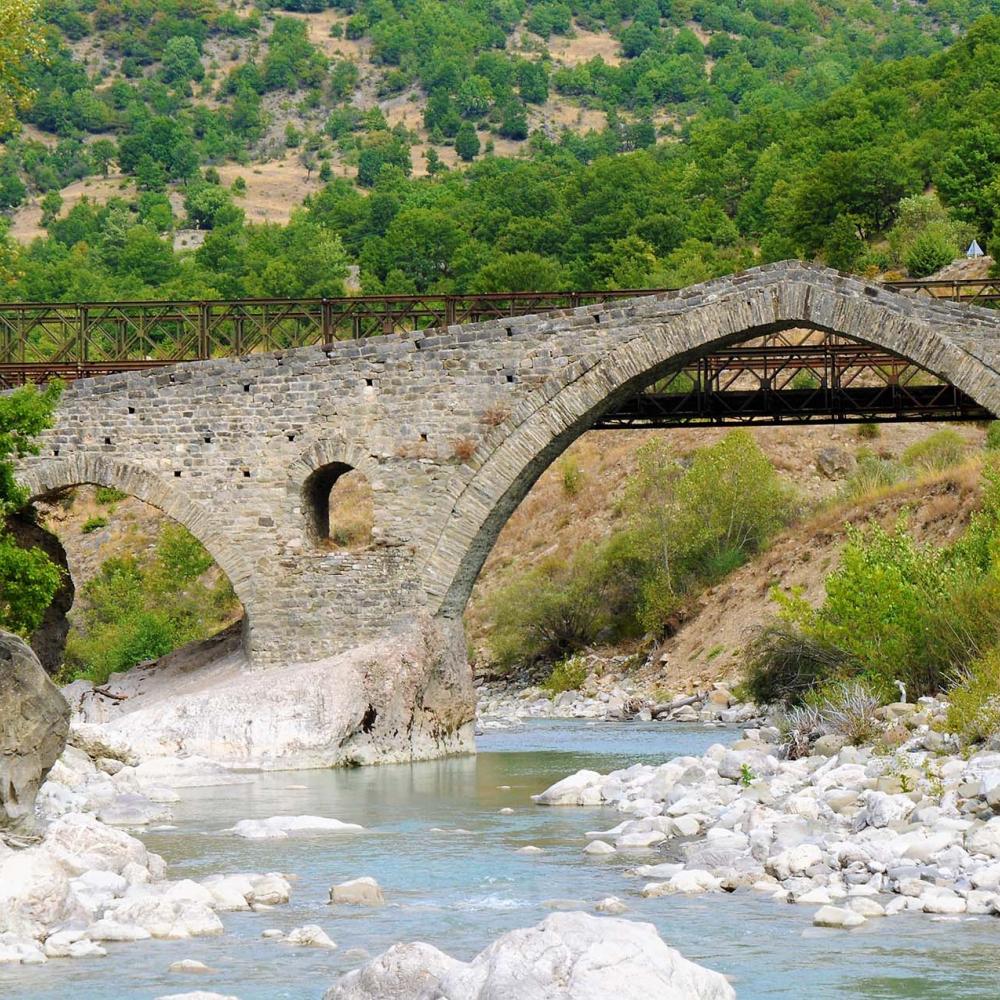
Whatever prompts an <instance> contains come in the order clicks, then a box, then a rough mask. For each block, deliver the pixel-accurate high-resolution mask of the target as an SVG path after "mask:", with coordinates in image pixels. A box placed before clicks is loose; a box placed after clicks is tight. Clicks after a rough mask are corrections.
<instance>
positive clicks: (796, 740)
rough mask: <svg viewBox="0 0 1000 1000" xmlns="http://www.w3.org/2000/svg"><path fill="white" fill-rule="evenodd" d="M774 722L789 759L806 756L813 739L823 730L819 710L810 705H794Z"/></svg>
mask: <svg viewBox="0 0 1000 1000" xmlns="http://www.w3.org/2000/svg"><path fill="white" fill-rule="evenodd" d="M776 723H777V727H778V732H779V733H780V735H781V740H782V742H783V743H784V745H785V752H786V754H787V755H788V759H789V760H798V759H799V758H800V757H807V756H808V755H809V748H810V746H811V745H812V741H813V739H814V738H815V737H817V736H818V735H819V734H820V733H822V731H823V720H822V719H821V718H820V714H819V710H818V709H817V708H815V707H814V706H812V705H795V706H793V707H792V708H790V709H788V711H787V712H785V713H783V714H782V715H779V716H778V718H777V720H776Z"/></svg>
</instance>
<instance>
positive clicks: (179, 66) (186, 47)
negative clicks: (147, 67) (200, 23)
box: [162, 35, 205, 83]
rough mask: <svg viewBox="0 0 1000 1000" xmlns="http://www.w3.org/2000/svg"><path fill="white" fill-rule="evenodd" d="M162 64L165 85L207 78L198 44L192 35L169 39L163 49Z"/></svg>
mask: <svg viewBox="0 0 1000 1000" xmlns="http://www.w3.org/2000/svg"><path fill="white" fill-rule="evenodd" d="M162 63H163V80H164V82H165V83H188V82H190V81H191V80H201V79H203V78H204V76H205V67H204V66H202V64H201V52H200V51H199V49H198V43H197V42H196V41H195V40H194V39H193V38H191V36H190V35H174V37H173V38H168V39H167V44H166V46H165V47H164V49H163V60H162Z"/></svg>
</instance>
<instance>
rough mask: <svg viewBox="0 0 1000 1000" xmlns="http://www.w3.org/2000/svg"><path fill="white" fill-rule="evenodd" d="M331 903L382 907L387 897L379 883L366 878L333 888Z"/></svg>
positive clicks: (331, 889) (356, 879) (342, 883)
mask: <svg viewBox="0 0 1000 1000" xmlns="http://www.w3.org/2000/svg"><path fill="white" fill-rule="evenodd" d="M330 902H331V903H336V904H345V905H348V906H381V905H382V904H383V903H384V902H385V897H384V896H383V895H382V888H381V886H380V885H379V884H378V882H376V881H375V879H373V878H369V877H368V876H365V877H363V878H354V879H351V880H350V881H349V882H341V883H340V885H334V886H331V887H330Z"/></svg>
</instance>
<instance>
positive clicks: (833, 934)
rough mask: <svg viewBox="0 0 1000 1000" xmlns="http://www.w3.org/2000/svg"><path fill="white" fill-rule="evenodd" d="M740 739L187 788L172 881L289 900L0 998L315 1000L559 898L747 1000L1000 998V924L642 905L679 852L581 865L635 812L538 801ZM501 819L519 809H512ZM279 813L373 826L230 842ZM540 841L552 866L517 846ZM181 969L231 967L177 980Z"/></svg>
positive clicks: (524, 737)
mask: <svg viewBox="0 0 1000 1000" xmlns="http://www.w3.org/2000/svg"><path fill="white" fill-rule="evenodd" d="M736 735H737V734H736V732H735V731H730V730H719V729H702V728H699V727H692V726H684V725H671V724H667V723H656V724H642V723H623V724H610V723H597V724H595V723H585V722H574V721H544V722H534V723H531V724H529V725H527V726H525V727H523V728H519V729H516V730H507V731H502V732H495V733H490V734H487V735H486V736H484V737H481V738H480V740H479V748H480V753H479V755H478V756H477V757H474V758H473V757H468V758H458V759H452V760H443V761H435V762H430V763H425V764H414V765H397V766H392V767H377V768H362V769H357V770H328V771H298V772H278V773H269V774H264V775H261V776H259V777H258V778H257V779H256V780H255V781H253V782H252V783H249V784H240V785H227V786H223V787H216V788H204V789H190V790H186V791H185V792H183V793H182V794H183V798H182V801H181V802H179V803H177V804H176V805H175V806H174V820H173V823H174V824H175V826H176V829H173V830H164V831H150V832H148V833H146V834H143V839H144V840H145V841H146V843H147V844H148V845H149V846H150V847H151V848H152V849H153V850H156V851H158V852H159V853H161V854H162V855H163V856H164V857H165V858H166V860H167V861H168V863H169V866H170V871H169V874H170V877H171V878H173V879H177V878H183V877H190V878H196V879H197V878H203V877H206V876H208V875H211V874H216V873H225V872H237V871H261V872H266V871H279V872H285V873H291V874H294V875H295V876H297V879H296V881H295V882H294V884H293V894H292V901H291V903H290V904H289V905H287V906H279V907H276V908H275V909H274V910H272V911H270V912H267V913H263V914H261V913H245V914H238V913H226V914H222V918H223V922H224V924H225V927H226V932H225V934H224V935H222V936H220V937H214V938H195V939H192V940H189V941H178V942H165V941H154V942H142V943H138V944H126V945H115V944H110V945H108V951H109V955H108V957H107V958H103V959H81V960H54V961H50V962H49V963H48V964H47V965H44V966H34V967H30V966H29V967H7V968H0V997H3V998H4V1000H6V998H12V1000H14V998H16V1000H66V998H72V1000H152V998H154V997H157V996H160V995H162V994H169V993H180V992H185V991H188V990H195V989H201V990H215V991H218V992H221V993H231V994H236V995H238V996H239V997H240V998H241V1000H283V998H288V1000H318V998H319V997H321V996H322V995H323V991H324V990H325V989H326V988H327V987H328V986H329V985H330V984H331V983H332V982H333V980H334V979H335V978H336V977H337V975H338V974H339V973H341V972H344V971H346V970H347V969H350V968H352V967H354V966H356V965H358V964H359V962H360V959H359V957H358V956H357V955H356V954H355V955H353V956H352V955H348V954H346V953H347V952H348V950H349V949H357V948H363V949H365V950H366V951H368V952H370V953H371V954H376V953H378V952H380V951H382V950H384V949H385V948H386V947H388V946H389V945H391V944H392V943H394V942H396V941H401V940H424V941H429V942H430V943H432V944H434V945H437V946H438V947H440V948H442V949H444V950H445V951H447V952H449V953H450V954H452V955H454V956H455V957H457V958H469V957H471V956H472V955H473V954H475V953H476V952H477V951H478V950H479V949H481V948H482V947H483V946H485V945H486V944H488V943H489V942H490V941H492V940H493V939H494V938H495V937H497V936H498V935H499V934H501V933H503V932H504V931H506V930H509V929H511V928H514V927H524V926H529V925H531V924H534V923H537V922H538V921H539V920H541V919H543V918H544V917H545V916H546V915H547V914H548V913H549V912H551V909H550V908H548V907H547V906H546V905H545V903H546V901H551V900H556V899H558V900H571V899H572V900H578V901H580V907H581V908H583V907H586V908H590V907H592V905H593V903H594V901H596V900H598V899H600V898H602V897H604V896H609V895H617V896H620V897H622V898H623V899H624V900H625V901H626V902H627V903H628V905H629V907H630V910H629V913H628V914H627V916H629V917H635V918H638V919H643V920H650V921H652V922H653V923H655V924H656V925H657V926H658V927H659V929H660V932H661V934H662V935H663V937H664V939H665V940H666V941H667V942H668V943H669V944H671V945H673V946H675V947H677V948H679V949H680V950H681V951H682V952H683V954H684V955H685V956H687V957H688V958H690V959H692V960H694V961H697V962H700V963H702V964H704V965H707V966H709V967H711V968H713V969H717V970H719V971H722V972H725V973H726V974H727V975H729V976H730V977H731V978H732V981H733V984H734V986H735V988H736V991H737V994H738V996H739V997H740V998H741V1000H754V998H764V997H795V998H808V1000H821V998H832V997H838V998H840V997H851V998H860V997H864V998H869V997H872V998H901V997H906V998H939V997H940V998H948V1000H972V998H976V1000H986V998H990V1000H995V998H996V997H997V996H1000V964H998V963H997V960H996V955H997V945H998V943H1000V923H998V922H997V920H996V919H995V918H991V917H980V918H961V919H958V920H954V919H937V920H935V919H932V918H929V917H927V916H925V915H918V914H902V915H900V916H897V917H893V918H890V919H886V920H869V921H868V923H867V924H866V925H865V926H864V927H863V928H861V929H860V930H859V931H853V932H844V931H834V930H821V929H818V928H814V927H813V926H812V924H811V917H812V913H813V910H814V908H813V907H807V906H792V905H788V904H779V903H776V902H774V901H772V900H771V899H769V898H767V897H766V896H761V895H760V894H757V893H751V892H740V893H735V894H733V895H726V894H716V895H708V896H698V897H693V898H691V897H677V896H673V897H665V898H659V899H650V900H644V899H642V898H640V897H639V896H638V894H637V890H638V888H639V887H640V886H641V884H642V883H641V880H639V879H635V878H631V877H628V876H626V875H625V874H624V870H625V869H626V868H628V867H630V866H633V865H635V864H644V863H655V861H658V860H667V858H665V857H664V856H662V855H660V854H647V855H630V856H621V855H612V856H610V858H604V857H600V858H592V857H589V856H586V855H584V854H582V853H581V848H582V847H583V846H584V844H585V840H584V839H583V837H582V834H583V833H584V831H586V830H601V829H605V828H607V827H610V826H613V825H614V824H615V823H617V822H618V821H619V820H620V819H621V816H620V814H618V813H616V812H614V811H612V810H610V809H601V808H594V809H577V808H557V809H546V808H542V807H538V806H535V805H533V804H532V802H531V800H530V798H529V796H530V795H531V794H533V793H535V792H538V791H541V790H542V789H543V788H545V787H547V786H548V785H550V784H552V783H553V782H554V781H556V780H558V779H559V778H562V777H564V776H565V775H567V774H569V773H571V772H573V771H576V770H578V769H579V768H582V767H588V768H593V769H595V770H599V771H609V770H612V769H614V768H616V767H620V766H624V765H627V764H630V763H634V762H636V761H639V760H641V761H645V762H648V763H660V762H662V761H664V760H666V759H668V758H670V757H673V756H676V755H678V754H689V753H691V754H694V753H702V752H704V750H705V749H707V748H708V746H709V745H711V744H712V743H717V742H726V741H728V740H731V739H734V738H735V737H736ZM502 786H509V788H504V787H502ZM504 807H510V808H512V809H514V813H513V814H512V815H501V814H500V812H499V810H500V809H502V808H504ZM280 814H313V815H322V816H333V817H336V818H337V819H340V820H345V821H350V822H355V823H360V824H362V825H364V826H365V827H366V828H367V831H366V832H365V833H363V834H358V835H334V836H331V835H325V836H310V837H303V836H300V837H293V838H290V839H287V840H270V841H246V840H241V839H238V838H236V837H234V836H233V835H231V834H228V833H226V832H224V831H225V829H226V827H230V826H232V825H233V824H234V823H235V822H236V821H237V820H240V819H248V818H264V817H267V816H273V815H280ZM462 831H465V832H462ZM528 844H533V845H535V846H538V847H541V848H543V849H544V853H543V854H529V855H525V854H518V853H516V851H517V848H519V847H522V846H525V845H528ZM361 875H371V876H374V877H375V878H376V879H378V881H379V883H380V884H381V885H382V887H383V890H384V891H385V894H386V900H387V905H386V906H385V907H383V908H381V909H378V910H357V909H354V908H351V907H338V908H336V909H335V908H333V907H330V906H328V905H327V904H326V899H327V893H328V890H329V887H330V885H332V884H333V883H335V882H342V881H345V880H347V879H350V878H355V877H357V876H361ZM307 923H316V924H319V925H321V926H322V927H323V928H324V929H325V930H326V931H327V933H328V934H329V935H330V936H331V937H332V938H333V939H334V940H335V941H336V942H337V943H338V944H339V946H340V948H339V950H338V951H334V952H330V951H325V950H319V949H310V948H293V947H290V946H289V945H286V944H284V943H282V942H281V941H275V940H265V939H262V938H261V936H260V934H261V931H262V930H263V929H265V928H270V927H276V928H280V929H282V930H286V931H287V930H290V929H291V928H293V927H298V926H301V925H302V924H307ZM184 958H192V959H198V960H200V961H202V962H205V963H206V964H208V965H209V966H211V967H212V968H213V970H215V971H213V972H211V973H207V974H200V975H191V974H187V975H181V974H175V973H169V972H168V971H167V967H168V966H169V965H170V964H171V963H172V962H175V961H177V960H179V959H184ZM511 1000H516V998H511Z"/></svg>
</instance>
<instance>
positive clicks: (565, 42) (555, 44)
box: [548, 28, 622, 66]
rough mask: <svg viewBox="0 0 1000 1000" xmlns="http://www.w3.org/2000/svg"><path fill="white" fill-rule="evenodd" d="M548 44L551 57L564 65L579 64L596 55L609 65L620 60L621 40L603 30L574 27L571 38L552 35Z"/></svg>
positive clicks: (615, 64) (613, 64) (615, 63)
mask: <svg viewBox="0 0 1000 1000" xmlns="http://www.w3.org/2000/svg"><path fill="white" fill-rule="evenodd" d="M548 45H549V52H551V53H552V58H553V59H555V60H556V62H560V63H562V64H563V65H564V66H579V65H580V64H581V63H586V62H590V60H591V59H593V58H595V57H596V56H600V57H601V58H602V59H603V60H604V61H605V62H606V63H608V64H609V65H610V66H618V65H619V64H620V63H621V61H622V54H621V42H619V41H618V39H617V38H614V37H612V36H611V35H609V34H607V33H606V32H603V31H584V30H583V29H582V28H575V29H574V32H573V37H572V38H567V37H564V36H562V35H553V36H552V37H551V38H550V39H549V42H548Z"/></svg>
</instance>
